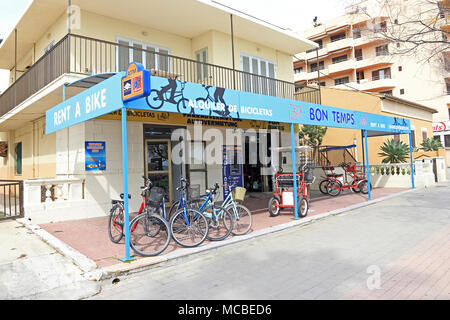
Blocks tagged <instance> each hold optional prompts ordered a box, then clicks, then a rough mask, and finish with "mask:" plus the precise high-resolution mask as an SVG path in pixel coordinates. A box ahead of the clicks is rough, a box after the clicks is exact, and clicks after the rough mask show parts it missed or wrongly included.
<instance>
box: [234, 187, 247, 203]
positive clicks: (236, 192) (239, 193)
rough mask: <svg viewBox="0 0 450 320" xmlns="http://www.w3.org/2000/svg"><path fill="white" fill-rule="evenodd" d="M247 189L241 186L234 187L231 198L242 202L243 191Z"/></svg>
mask: <svg viewBox="0 0 450 320" xmlns="http://www.w3.org/2000/svg"><path fill="white" fill-rule="evenodd" d="M246 191H247V189H245V188H242V187H236V188H235V189H234V191H233V199H234V201H239V202H243V201H244V198H245V192H246Z"/></svg>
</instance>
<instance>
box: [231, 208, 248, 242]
mask: <svg viewBox="0 0 450 320" xmlns="http://www.w3.org/2000/svg"><path fill="white" fill-rule="evenodd" d="M226 209H227V210H228V211H229V212H231V214H232V215H233V218H234V222H233V224H234V227H233V230H232V231H231V232H232V233H233V235H235V236H240V235H244V234H246V233H247V232H248V231H249V230H250V228H251V227H252V214H251V213H250V210H248V208H247V207H246V206H244V205H242V204H236V212H235V211H234V206H233V204H230V205H228V206H227V207H226Z"/></svg>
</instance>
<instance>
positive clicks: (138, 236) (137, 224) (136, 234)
mask: <svg viewBox="0 0 450 320" xmlns="http://www.w3.org/2000/svg"><path fill="white" fill-rule="evenodd" d="M143 178H144V180H146V183H145V186H144V187H141V189H142V192H141V196H142V202H141V206H140V208H139V211H138V214H137V216H136V217H135V218H134V219H133V220H131V222H130V245H131V248H132V249H133V251H135V252H136V253H138V254H140V255H142V256H155V255H158V254H160V253H161V252H163V251H164V250H165V249H166V248H167V247H168V245H169V242H170V229H169V225H168V223H167V222H166V221H165V220H164V219H162V218H161V217H160V216H158V215H156V214H155V213H156V210H157V209H159V207H158V206H155V207H154V208H150V207H149V206H147V191H149V190H150V186H151V181H150V179H147V178H145V177H143ZM152 190H153V192H152ZM152 190H150V196H149V199H150V200H149V203H151V204H155V203H156V202H158V203H159V202H160V201H159V199H160V198H161V195H160V193H161V192H158V191H159V190H158V189H155V188H152ZM158 193H159V194H158ZM120 197H121V198H122V199H123V197H124V195H123V194H121V195H120ZM128 198H129V199H131V195H128ZM162 198H164V195H163V194H162ZM112 204H113V208H112V209H111V211H110V216H109V223H108V234H109V237H110V239H111V241H112V242H114V243H118V242H119V241H120V240H121V239H122V237H123V226H124V202H123V200H112ZM150 209H152V210H151V211H150ZM114 232H117V233H118V235H114V234H113V233H114Z"/></svg>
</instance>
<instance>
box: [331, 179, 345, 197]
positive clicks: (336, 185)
mask: <svg viewBox="0 0 450 320" xmlns="http://www.w3.org/2000/svg"><path fill="white" fill-rule="evenodd" d="M341 186H342V184H341V183H340V182H339V181H337V180H331V181H330V182H328V183H327V192H328V194H329V195H330V196H333V197H336V196H338V195H339V194H340V193H341Z"/></svg>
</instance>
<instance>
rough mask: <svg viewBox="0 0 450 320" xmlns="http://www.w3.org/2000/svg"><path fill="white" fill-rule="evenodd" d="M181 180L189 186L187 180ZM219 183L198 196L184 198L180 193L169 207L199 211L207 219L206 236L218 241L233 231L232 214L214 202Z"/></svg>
mask: <svg viewBox="0 0 450 320" xmlns="http://www.w3.org/2000/svg"><path fill="white" fill-rule="evenodd" d="M183 182H184V183H185V184H186V188H187V186H189V182H187V181H186V180H184V179H183ZM218 189H219V185H218V184H216V185H215V186H214V187H213V188H211V190H207V194H205V195H203V196H202V197H200V198H195V199H186V198H185V195H184V194H182V196H181V199H180V201H178V202H176V203H174V205H173V206H172V208H171V211H172V212H173V211H174V210H175V208H176V210H180V209H181V208H183V207H188V208H190V209H193V210H197V211H199V212H201V213H202V214H203V215H204V216H205V217H206V219H207V221H208V226H209V232H208V234H207V235H206V238H207V239H208V240H210V241H220V240H224V239H226V238H227V237H228V236H229V235H230V234H231V232H232V231H233V225H234V219H233V215H232V214H231V213H230V212H229V210H227V209H226V208H225V207H223V206H219V205H217V204H215V200H214V198H215V195H216V194H217V190H218Z"/></svg>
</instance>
